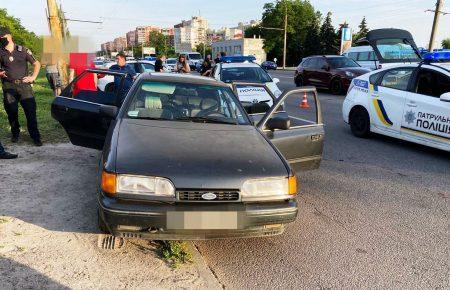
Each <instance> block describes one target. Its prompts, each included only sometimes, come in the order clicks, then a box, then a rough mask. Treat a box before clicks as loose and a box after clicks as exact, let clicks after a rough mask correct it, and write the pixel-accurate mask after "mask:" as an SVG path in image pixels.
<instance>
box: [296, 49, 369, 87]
mask: <svg viewBox="0 0 450 290" xmlns="http://www.w3.org/2000/svg"><path fill="white" fill-rule="evenodd" d="M368 72H370V70H369V69H366V68H362V67H361V66H359V64H357V63H356V62H355V61H354V60H352V59H350V58H348V57H346V56H338V55H323V56H311V57H306V58H304V59H303V61H302V62H301V63H300V65H299V66H298V67H297V69H296V71H295V76H294V82H295V84H296V85H297V87H301V86H306V85H312V86H315V87H317V88H322V89H329V90H330V91H331V93H333V94H335V95H339V94H343V93H344V92H346V91H347V89H348V87H349V86H350V83H351V81H352V80H353V79H354V78H355V77H358V76H360V75H363V74H366V73H368Z"/></svg>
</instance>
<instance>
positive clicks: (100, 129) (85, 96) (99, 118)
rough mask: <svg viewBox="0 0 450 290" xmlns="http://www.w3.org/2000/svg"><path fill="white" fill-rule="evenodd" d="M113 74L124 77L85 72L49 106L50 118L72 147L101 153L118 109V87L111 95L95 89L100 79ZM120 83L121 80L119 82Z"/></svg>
mask: <svg viewBox="0 0 450 290" xmlns="http://www.w3.org/2000/svg"><path fill="white" fill-rule="evenodd" d="M105 74H113V75H114V76H116V77H120V78H123V77H124V76H125V75H124V74H117V73H110V72H107V71H101V70H99V71H97V70H87V71H85V72H83V73H82V74H81V75H80V76H79V77H77V78H76V79H75V80H74V81H73V82H72V83H71V84H70V85H69V86H68V87H67V88H65V89H64V91H63V92H62V95H61V96H59V97H56V98H55V99H54V101H53V103H52V117H53V118H54V119H56V120H57V121H58V122H59V123H60V124H61V125H62V126H63V128H64V129H65V130H66V132H67V135H68V136H69V139H70V142H71V143H72V144H73V145H77V146H81V147H87V148H93V149H99V150H101V149H103V145H104V142H105V138H106V134H107V132H108V129H109V126H110V123H111V121H112V120H113V119H114V115H115V112H117V110H118V108H117V106H116V105H111V104H117V94H118V92H121V86H119V87H118V88H116V89H115V91H114V92H103V91H101V90H99V89H98V88H97V86H96V81H95V80H96V79H97V78H98V76H99V75H101V76H104V75H105ZM120 83H123V80H122V81H120Z"/></svg>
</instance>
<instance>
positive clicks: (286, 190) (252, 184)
mask: <svg viewBox="0 0 450 290" xmlns="http://www.w3.org/2000/svg"><path fill="white" fill-rule="evenodd" d="M295 194H297V178H296V177H295V176H291V177H289V178H287V177H279V178H278V177H277V178H265V179H251V180H247V181H245V182H244V184H243V185H242V189H241V196H242V200H244V201H245V200H258V199H264V200H272V199H274V200H276V199H286V198H292V196H293V195H295Z"/></svg>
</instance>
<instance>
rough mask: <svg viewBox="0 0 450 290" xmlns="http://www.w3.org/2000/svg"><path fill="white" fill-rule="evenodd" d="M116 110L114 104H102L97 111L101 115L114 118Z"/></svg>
mask: <svg viewBox="0 0 450 290" xmlns="http://www.w3.org/2000/svg"><path fill="white" fill-rule="evenodd" d="M117 110H118V109H117V107H115V106H107V105H102V106H101V107H100V110H99V113H100V116H102V117H107V118H110V119H115V118H116V115H117Z"/></svg>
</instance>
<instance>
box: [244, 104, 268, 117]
mask: <svg viewBox="0 0 450 290" xmlns="http://www.w3.org/2000/svg"><path fill="white" fill-rule="evenodd" d="M244 107H246V106H244ZM269 110H270V106H269V104H267V103H264V102H261V103H253V104H252V105H251V106H247V107H246V111H247V113H248V114H261V113H266V112H267V111H269Z"/></svg>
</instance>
